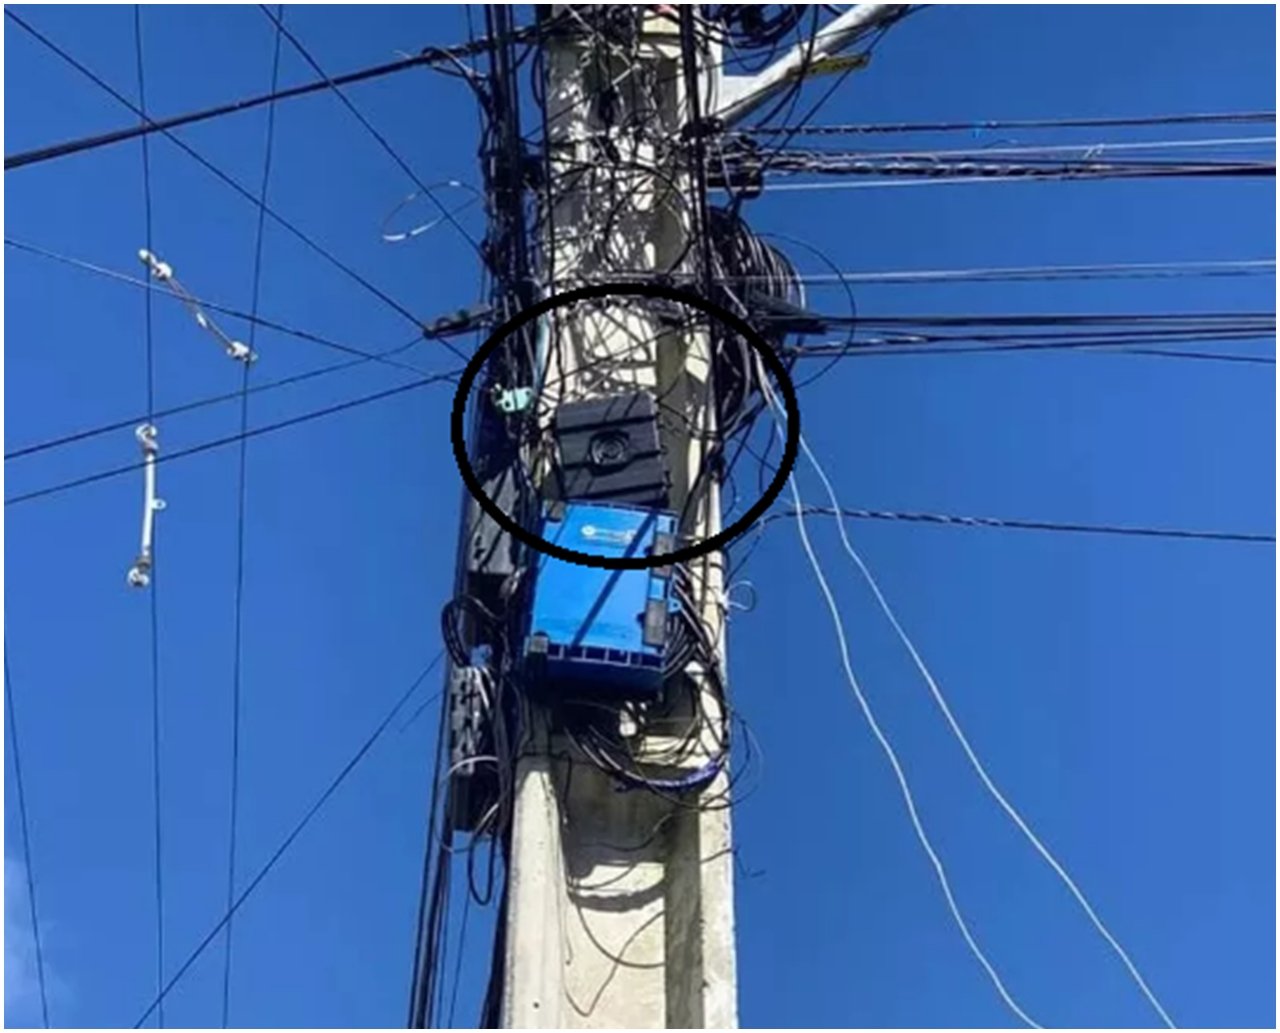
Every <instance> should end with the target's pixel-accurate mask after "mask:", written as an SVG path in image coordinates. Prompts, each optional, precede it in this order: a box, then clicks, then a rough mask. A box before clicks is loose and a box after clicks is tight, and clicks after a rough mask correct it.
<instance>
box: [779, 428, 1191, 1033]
mask: <svg viewBox="0 0 1280 1033" xmlns="http://www.w3.org/2000/svg"><path fill="white" fill-rule="evenodd" d="M800 447H801V448H802V449H804V454H805V455H806V456H807V457H808V459H809V462H810V463H811V464H812V465H813V469H814V472H815V473H817V475H818V478H819V480H821V481H822V485H823V487H824V488H825V489H826V491H827V497H828V498H829V499H830V500H831V505H832V506H833V507H834V508H835V510H836V514H837V524H836V526H837V527H838V528H839V531H840V540H841V541H842V542H843V543H844V549H845V552H847V553H848V554H849V557H850V559H852V560H853V562H854V563H855V564H856V565H857V567H858V570H859V571H861V572H862V576H863V577H864V578H865V579H866V582H867V585H868V586H869V587H870V588H871V592H872V594H873V595H874V596H875V597H876V602H878V603H879V604H880V609H881V611H882V612H883V613H884V615H885V617H887V618H888V620H889V623H890V624H891V625H892V626H893V630H894V631H895V632H897V635H898V638H899V639H900V640H901V641H902V644H903V645H904V646H906V648H907V652H908V653H910V654H911V659H912V660H913V661H915V665H916V669H917V670H918V671H919V672H920V675H921V676H922V677H923V678H924V680H925V682H926V683H927V684H928V686H929V691H930V692H931V693H932V694H933V699H934V702H935V703H937V704H938V709H939V710H941V711H942V715H943V717H945V718H946V720H947V724H948V725H949V726H950V727H951V732H952V734H953V735H954V736H955V738H956V741H957V742H958V743H959V744H960V747H961V749H963V750H964V754H965V756H966V757H968V759H969V764H970V765H971V766H972V767H973V770H974V771H975V772H976V773H977V776H978V778H979V779H980V780H981V782H982V784H983V786H984V787H985V788H986V790H987V792H988V793H990V794H991V797H992V799H994V800H995V801H996V803H998V804H999V805H1000V807H1001V809H1002V810H1003V811H1004V812H1005V814H1007V815H1008V816H1009V819H1010V820H1011V821H1012V822H1013V823H1014V825H1016V826H1017V827H1018V830H1019V831H1020V832H1021V833H1022V834H1023V835H1024V836H1026V838H1027V841H1028V842H1029V843H1030V844H1031V845H1032V846H1033V847H1034V848H1035V850H1036V853H1038V854H1039V855H1040V856H1041V857H1042V858H1043V859H1044V861H1045V863H1046V864H1048V865H1049V867H1050V868H1052V869H1053V871H1054V874H1056V875H1057V876H1058V878H1059V879H1061V880H1062V884H1063V885H1064V886H1066V887H1067V889H1068V890H1069V891H1070V893H1071V895H1072V896H1073V897H1075V899H1076V903H1078V904H1079V905H1080V907H1081V908H1082V909H1083V910H1084V913H1085V914H1086V915H1088V916H1089V921H1091V922H1092V923H1093V927H1094V928H1095V929H1097V930H1098V932H1099V933H1100V934H1101V935H1102V938H1103V939H1105V940H1106V941H1107V943H1108V944H1110V946H1111V949H1112V950H1113V951H1115V953H1116V955H1117V957H1119V958H1120V960H1121V961H1122V962H1123V963H1124V967H1125V968H1127V969H1128V970H1129V975H1130V976H1132V977H1133V980H1134V982H1135V983H1137V985H1138V988H1139V989H1140V990H1141V991H1142V994H1143V996H1144V997H1145V998H1146V999H1147V1001H1148V1003H1150V1005H1151V1007H1152V1008H1154V1009H1155V1010H1156V1011H1157V1012H1158V1013H1159V1015H1160V1018H1161V1020H1162V1021H1163V1022H1164V1024H1165V1025H1166V1026H1168V1027H1169V1028H1170V1029H1176V1028H1177V1027H1176V1026H1175V1025H1174V1023H1173V1019H1171V1018H1170V1017H1169V1013H1168V1012H1167V1011H1165V1009H1164V1007H1163V1006H1162V1005H1161V1004H1160V1002H1159V1000H1157V999H1156V995H1155V994H1154V993H1153V992H1152V991H1151V988H1150V987H1149V986H1147V982H1146V980H1144V979H1143V978H1142V975H1141V974H1140V973H1139V972H1138V969H1137V966H1136V965H1134V963H1133V961H1132V960H1130V958H1129V955H1128V954H1127V953H1126V952H1125V949H1124V948H1123V947H1121V946H1120V943H1119V942H1118V941H1117V940H1116V938H1115V937H1114V936H1112V935H1111V931H1110V930H1109V929H1108V928H1107V927H1106V926H1105V925H1104V924H1103V922H1102V919H1101V918H1099V917H1098V915H1097V912H1095V911H1094V910H1093V907H1092V906H1091V905H1090V904H1089V901H1088V900H1087V899H1086V898H1085V895H1084V894H1083V893H1082V892H1081V891H1080V888H1079V887H1078V886H1077V885H1076V884H1075V881H1074V880H1073V879H1072V878H1071V876H1070V875H1068V874H1067V871H1066V869H1065V868H1063V866H1062V865H1061V864H1060V863H1059V862H1058V859H1057V858H1055V857H1054V856H1053V854H1051V853H1050V852H1049V850H1048V848H1047V847H1046V846H1045V845H1044V844H1043V843H1042V842H1040V839H1039V837H1037V836H1036V834H1035V833H1034V832H1032V831H1031V828H1030V826H1028V825H1027V823H1026V821H1025V820H1024V819H1023V817H1022V815H1021V814H1019V813H1018V811H1017V809H1016V808H1015V807H1014V806H1013V804H1011V803H1010V802H1009V801H1008V800H1007V799H1006V798H1005V796H1004V794H1003V793H1002V792H1000V790H999V788H998V787H997V786H996V784H995V782H994V781H992V779H991V776H990V775H988V774H987V769H986V768H985V767H983V765H982V761H981V760H979V759H978V755H977V753H975V752H974V749H973V747H972V746H971V745H970V744H969V740H968V739H967V738H966V737H965V734H964V732H963V730H962V729H961V728H960V723H959V722H958V721H957V720H956V718H955V715H954V714H952V712H951V708H950V707H949V706H948V705H947V701H946V697H944V696H943V694H942V690H941V689H940V688H939V687H938V683H937V682H936V681H935V680H934V677H933V675H932V674H931V673H930V672H929V668H928V667H927V666H926V665H925V662H924V659H923V658H922V657H921V656H920V653H919V652H918V651H917V650H916V647H915V645H914V644H913V643H912V641H911V639H910V637H909V636H908V635H907V633H906V631H905V630H904V629H903V627H902V624H901V623H899V621H898V618H897V616H896V615H895V614H894V612H893V608H892V607H891V606H890V605H889V601H888V600H887V599H886V598H885V596H884V593H883V592H881V591H880V585H879V584H878V583H877V582H876V579H875V578H874V577H873V576H872V574H871V571H870V569H869V568H868V567H867V565H866V563H865V562H864V561H863V559H862V557H861V556H860V555H859V554H858V551H857V550H856V549H854V547H853V543H852V542H850V541H849V536H848V533H847V532H846V530H845V522H844V517H843V516H842V515H840V513H841V510H840V501H839V499H838V498H836V493H835V489H834V488H833V487H832V485H831V481H830V480H829V479H828V478H827V475H826V472H825V471H824V470H823V468H822V465H821V464H820V463H819V462H818V460H817V457H815V456H814V454H813V452H812V450H811V449H810V448H809V445H808V442H806V441H805V440H804V436H803V435H801V437H800ZM797 504H798V503H797Z"/></svg>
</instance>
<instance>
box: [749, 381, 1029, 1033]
mask: <svg viewBox="0 0 1280 1033" xmlns="http://www.w3.org/2000/svg"><path fill="white" fill-rule="evenodd" d="M762 387H763V390H764V392H765V394H766V396H768V398H769V400H770V405H771V406H772V407H773V408H774V411H775V413H776V414H777V419H778V421H779V423H778V426H783V425H785V421H786V415H785V413H783V412H782V409H781V406H779V405H778V404H777V400H776V398H774V397H773V390H772V388H771V387H770V386H769V383H768V381H767V380H764V381H763V382H762ZM787 481H788V484H789V486H790V488H791V497H792V500H793V502H794V505H795V509H796V529H797V530H798V531H799V534H800V543H801V545H802V546H803V547H804V552H805V556H806V557H807V558H808V561H809V566H810V567H811V568H812V570H813V574H814V577H815V578H816V580H817V582H818V587H819V589H820V590H821V591H822V596H823V598H824V599H825V600H826V604H827V609H828V610H829V611H830V614H831V623H832V627H833V629H834V630H835V633H836V641H837V643H838V645H839V647H840V660H841V664H842V665H843V667H844V673H845V678H846V680H847V681H848V683H849V687H850V689H852V690H853V695H854V698H855V699H856V700H857V703H858V708H859V709H860V710H861V711H862V716H863V718H864V719H865V720H866V722H867V726H868V727H869V728H870V729H871V734H872V735H873V736H874V737H875V740H876V742H877V743H878V744H879V746H880V749H881V750H882V751H883V752H884V755H885V757H886V759H887V760H888V761H889V766H890V767H891V768H892V769H893V774H894V777H895V778H896V779H897V782H898V789H899V792H900V793H901V795H902V800H903V803H904V804H905V805H906V808H907V816H908V817H909V818H910V820H911V825H912V828H913V829H914V830H915V834H916V839H917V840H918V841H919V843H920V846H921V849H923V850H924V852H925V854H926V856H927V857H928V858H929V862H930V863H931V864H932V865H933V870H934V873H935V875H936V876H937V879H938V885H939V886H940V887H941V889H942V895H943V897H945V898H946V902H947V908H948V910H949V911H950V912H951V917H952V919H953V921H954V922H955V924H956V927H957V928H958V929H959V930H960V935H961V936H962V937H963V938H964V941H965V944H966V945H967V946H968V948H969V952H970V953H971V954H972V955H973V956H974V958H975V959H977V961H978V964H980V965H981V966H982V968H983V970H984V971H985V972H986V974H987V977H988V979H990V980H991V983H992V985H993V986H994V987H995V990H996V993H997V994H998V995H999V996H1000V999H1001V1000H1002V1001H1004V1003H1005V1004H1006V1005H1007V1006H1008V1008H1009V1010H1010V1011H1012V1012H1013V1013H1014V1014H1015V1015H1017V1017H1018V1018H1019V1019H1020V1020H1021V1021H1022V1022H1024V1023H1026V1024H1027V1025H1028V1026H1030V1027H1031V1028H1033V1029H1041V1028H1043V1027H1041V1026H1040V1024H1039V1023H1037V1022H1036V1021H1035V1020H1034V1019H1032V1018H1031V1016H1030V1015H1028V1014H1027V1013H1026V1012H1025V1011H1024V1010H1023V1009H1022V1007H1021V1005H1019V1004H1018V1002H1017V1001H1015V1000H1014V999H1013V996H1012V995H1011V994H1010V993H1009V991H1008V989H1007V988H1006V987H1005V985H1004V981H1003V980H1002V979H1001V978H1000V974H999V973H998V972H997V971H996V969H995V966H994V965H993V964H992V963H991V961H990V959H988V958H987V956H986V954H985V953H984V952H983V950H982V948H981V946H979V944H978V941H977V940H976V939H975V938H974V935H973V933H972V932H971V931H970V929H969V924H968V923H967V922H966V921H965V918H964V914H963V913H962V912H961V910H960V905H959V904H958V903H957V902H956V898H955V894H954V892H953V891H952V889H951V880H950V879H949V878H948V876H947V871H946V868H945V867H944V866H943V864H942V859H941V858H940V857H939V856H938V853H937V851H936V850H935V849H934V847H933V843H932V842H931V840H930V839H929V834H928V833H927V832H926V831H925V828H924V824H923V822H922V821H921V819H920V814H919V812H918V811H917V809H916V803H915V796H914V794H913V793H912V791H911V785H910V783H909V782H908V781H907V775H906V772H905V771H904V770H903V767H902V763H901V761H899V759H898V754H897V751H896V750H895V749H894V748H893V744H892V743H890V741H889V738H888V736H886V735H885V733H884V731H883V729H881V727H880V723H879V722H878V721H877V720H876V716H875V712H874V711H873V710H872V709H871V704H870V702H869V701H868V700H867V697H866V695H865V694H864V693H863V691H862V686H861V685H860V684H859V682H858V678H857V675H855V674H854V672H853V664H852V661H851V660H850V659H849V642H848V639H847V637H846V635H845V630H844V619H843V618H842V617H841V615H840V607H839V604H838V603H837V602H836V599H835V596H834V595H833V594H832V591H831V586H830V585H829V584H828V583H827V578H826V575H825V574H823V572H822V564H821V563H820V562H819V560H818V557H817V554H816V553H815V552H814V548H813V543H812V542H811V541H810V540H809V532H808V529H807V528H806V527H805V522H804V502H803V500H802V499H801V498H800V489H799V488H798V487H797V485H796V477H795V474H794V473H792V474H791V475H790V476H789V477H788V479H787Z"/></svg>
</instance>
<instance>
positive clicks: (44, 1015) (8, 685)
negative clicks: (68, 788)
mask: <svg viewBox="0 0 1280 1033" xmlns="http://www.w3.org/2000/svg"><path fill="white" fill-rule="evenodd" d="M12 682H13V678H12V676H11V675H10V673H9V636H8V634H7V633H6V635H5V644H4V703H5V706H6V707H7V708H8V711H9V718H8V720H7V721H6V722H5V724H6V725H7V726H8V730H9V755H10V756H11V757H12V758H13V783H14V789H15V790H16V792H17V797H18V824H19V825H20V827H21V829H22V867H23V869H24V874H25V876H26V882H27V910H28V913H29V914H30V916H31V940H32V943H33V944H34V945H35V952H36V982H37V984H38V985H39V987H40V1016H41V1020H42V1023H43V1025H44V1028H45V1029H48V1028H49V994H48V990H47V988H46V986H45V975H44V940H43V939H42V938H41V936H40V916H39V914H38V912H37V910H36V879H35V873H34V872H33V870H32V867H31V826H30V825H29V823H28V821H27V793H26V785H25V783H24V782H23V780H22V752H21V750H20V749H19V748H18V718H17V712H16V710H15V709H14V705H13V684H12ZM6 953H8V950H6Z"/></svg>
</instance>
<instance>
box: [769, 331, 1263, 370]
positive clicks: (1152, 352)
mask: <svg viewBox="0 0 1280 1033" xmlns="http://www.w3.org/2000/svg"><path fill="white" fill-rule="evenodd" d="M966 339H967V338H963V337H957V338H944V339H942V340H941V341H940V342H939V343H935V344H933V345H927V344H925V343H919V342H910V341H898V342H896V343H890V342H888V341H884V342H881V343H867V342H863V343H862V344H857V345H854V346H852V347H849V346H846V345H836V346H834V347H833V348H832V349H831V350H827V349H825V348H824V347H822V346H819V347H818V348H816V349H813V348H810V347H805V346H801V347H799V348H795V349H793V350H792V354H794V355H795V356H796V358H799V359H808V358H824V357H832V358H835V359H857V358H867V359H869V358H878V357H881V358H882V357H885V356H897V357H900V358H901V357H905V356H909V355H918V356H926V355H935V356H936V355H978V354H988V355H991V354H998V353H1001V352H1011V353H1012V352H1018V353H1025V352H1049V351H1089V352H1090V353H1091V354H1100V355H1138V356H1145V357H1148V358H1157V359H1192V360H1200V361H1204V362H1235V363H1243V364H1247V365H1259V366H1274V365H1275V364H1276V360H1275V357H1274V356H1268V355H1241V354H1237V353H1231V352H1229V353H1221V352H1187V351H1177V350H1176V349H1171V348H1134V347H1130V346H1127V345H1126V344H1125V342H1124V341H1117V340H1098V341H1088V340H1083V341H1081V340H1075V341H1064V342H1055V341H1038V342H1019V341H1018V340H1017V338H1016V337H1010V338H1009V340H1010V343H1007V344H975V345H964V344H961V345H954V344H949V343H947V342H948V341H964V340H966ZM1218 339H1219V337H1218V336H1217V335H1208V336H1199V337H1187V338H1173V340H1183V341H1187V342H1189V343H1200V344H1211V343H1213V342H1214V341H1217V340H1218ZM1233 339H1236V340H1249V339H1250V338H1248V337H1240V338H1233ZM1256 339H1258V340H1262V339H1264V338H1263V337H1262V336H1261V335H1256Z"/></svg>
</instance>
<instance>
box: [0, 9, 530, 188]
mask: <svg viewBox="0 0 1280 1033" xmlns="http://www.w3.org/2000/svg"><path fill="white" fill-rule="evenodd" d="M518 31H519V32H520V33H521V35H522V36H528V34H529V33H530V31H531V30H530V29H528V28H525V29H521V30H518ZM487 46H488V42H487V41H484V40H482V41H480V42H479V43H471V44H465V45H460V46H452V47H426V48H424V49H423V50H422V51H421V52H420V53H418V54H415V55H413V56H412V57H406V58H401V59H400V60H398V61H389V62H387V63H386V64H381V65H374V66H372V67H370V68H362V69H360V70H358V71H355V72H347V73H345V74H343V75H336V76H334V77H333V78H325V79H320V80H317V81H315V82H309V83H302V84H300V85H298V86H289V87H287V88H285V89H283V90H272V91H271V92H270V93H266V94H262V95H260V96H256V97H246V98H244V99H243V100H237V101H231V102H230V103H228V104H219V105H218V106H216V107H212V108H204V109H203V110H200V111H192V112H188V113H187V114H184V115H174V116H173V117H171V118H161V119H156V120H152V119H147V120H146V121H145V122H144V123H143V124H142V125H141V126H131V127H129V128H125V129H117V130H114V131H112V132H109V133H99V134H98V135H96V136H87V137H81V138H79V139H76V140H67V141H64V142H62V143H56V144H50V145H48V146H46V147H40V148H37V149H35V150H30V151H23V152H22V153H20V154H12V155H7V156H6V157H5V159H4V168H5V171H6V172H7V171H9V170H10V169H18V168H22V167H23V166H25V165H35V164H38V163H40V162H45V161H50V160H52V159H54V158H62V157H66V156H67V155H71V154H80V153H82V152H84V151H92V150H96V149H97V148H99V147H105V146H107V145H108V144H113V143H120V142H122V141H124V140H132V139H134V138H135V137H139V136H148V135H150V134H151V133H158V132H164V131H165V130H167V129H178V128H180V127H182V126H188V125H192V124H194V123H196V122H204V121H207V120H208V119H211V118H219V117H221V116H223V115H231V114H235V113H236V112H240V111H251V110H252V109H254V108H256V107H261V106H262V105H263V104H273V103H274V102H276V101H278V100H290V99H292V98H294V97H304V96H306V95H307V94H309V93H318V92H320V91H321V90H329V89H332V88H333V87H334V86H350V85H352V84H353V83H358V82H367V81H368V80H370V79H379V78H382V77H383V76H387V75H392V74H394V73H395V72H402V71H405V70H406V69H409V68H419V67H422V66H431V65H435V64H440V63H442V62H445V61H456V60H458V59H459V58H462V57H470V56H472V55H473V54H477V53H480V52H481V51H483V50H484V48H485V47H487Z"/></svg>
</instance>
